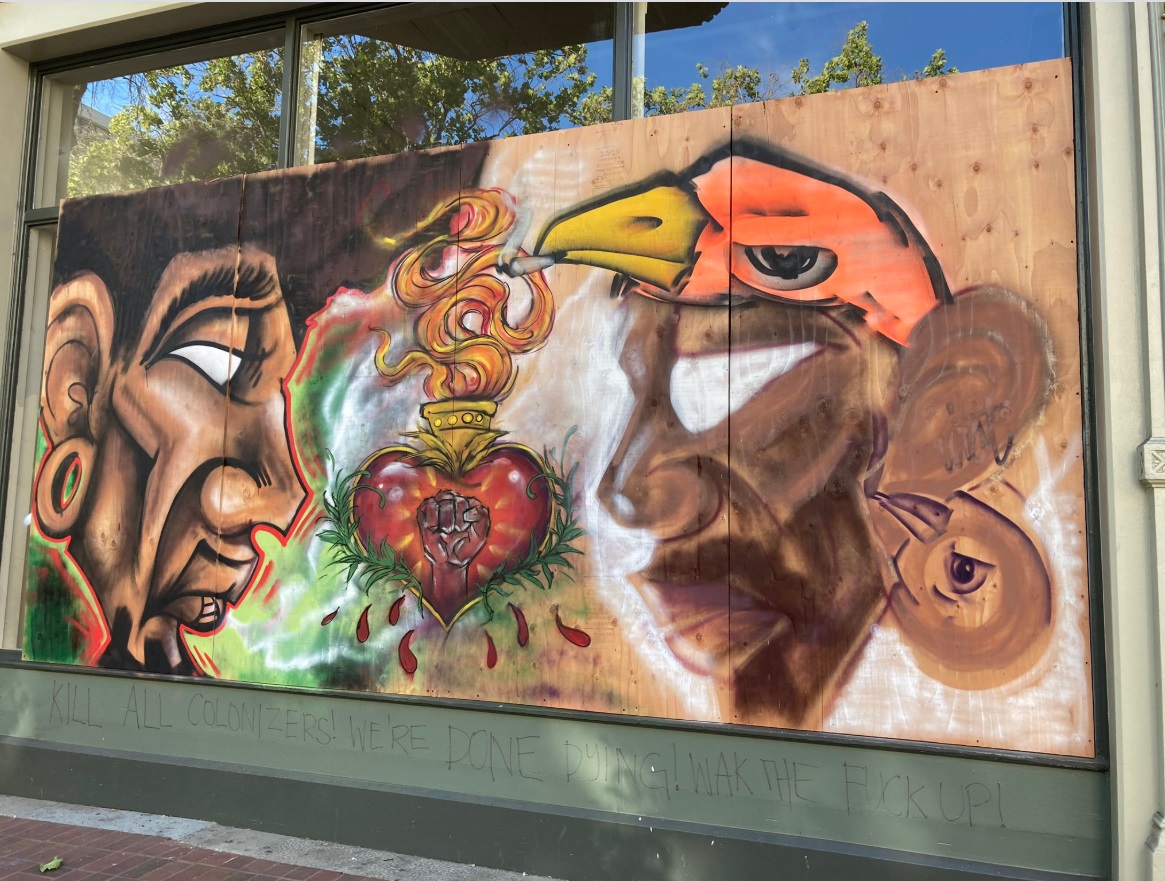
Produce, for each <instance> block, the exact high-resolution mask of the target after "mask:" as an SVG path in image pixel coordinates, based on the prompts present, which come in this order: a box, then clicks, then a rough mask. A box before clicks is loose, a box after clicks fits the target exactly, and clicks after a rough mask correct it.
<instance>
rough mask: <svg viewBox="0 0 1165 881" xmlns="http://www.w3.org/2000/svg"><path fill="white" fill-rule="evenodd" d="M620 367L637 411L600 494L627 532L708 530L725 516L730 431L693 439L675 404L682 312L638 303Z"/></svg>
mask: <svg viewBox="0 0 1165 881" xmlns="http://www.w3.org/2000/svg"><path fill="white" fill-rule="evenodd" d="M628 305H629V307H630V308H631V309H633V310H634V313H633V318H632V322H631V325H630V328H629V332H628V334H627V337H626V340H625V342H624V345H623V348H622V354H621V356H620V366H621V367H622V369H623V373H624V375H625V376H626V377H627V380H628V383H629V384H630V386H631V392H632V396H633V398H634V401H635V403H634V405H633V408H632V411H631V414H630V416H629V418H628V420H627V424H626V426H624V429H623V434H622V437H621V439H620V441H619V446H618V448H617V449H616V450H615V452H614V454H613V455H612V457H611V461H610V463H609V464H608V466H607V468H606V471H605V472H604V474H603V477H602V480H601V481H600V483H599V488H598V495H599V500H600V501H601V502H602V504H603V505H604V507H605V508H606V509H607V511H608V512H609V513H610V514H611V516H612V517H613V518H614V519H615V521H616V522H617V523H619V524H620V525H621V526H625V527H628V528H632V529H649V530H651V531H652V532H653V533H654V534H655V536H656V537H657V538H659V539H668V538H677V537H680V536H682V535H690V534H692V533H694V532H699V531H700V530H702V529H705V528H707V527H708V526H709V525H710V524H711V523H712V522H714V521H715V520H716V519H717V518H718V517H720V516H721V515H723V514H724V513H725V507H726V503H727V487H728V472H727V469H726V467H725V464H724V462H723V455H722V453H723V451H724V450H725V449H726V447H727V441H728V438H727V425H726V424H721V425H717V426H714V427H712V428H710V429H708V430H707V431H702V432H698V433H693V432H691V431H689V430H688V429H686V428H685V427H684V425H683V423H682V421H681V420H680V418H679V417H678V416H677V415H676V411H675V407H674V404H673V402H672V400H671V389H670V381H671V372H672V369H673V367H674V365H675V357H676V356H675V353H676V344H675V338H676V330H677V326H678V321H679V318H678V309H677V307H675V306H671V305H669V304H665V303H657V302H653V301H649V300H645V299H639V298H636V300H634V301H629V303H628Z"/></svg>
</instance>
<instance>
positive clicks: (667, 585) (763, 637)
mask: <svg viewBox="0 0 1165 881" xmlns="http://www.w3.org/2000/svg"><path fill="white" fill-rule="evenodd" d="M649 571H650V570H645V571H644V572H643V573H640V574H636V575H632V576H630V580H631V582H632V584H634V585H635V587H636V589H637V590H638V591H639V593H640V595H641V596H642V597H643V600H644V602H645V603H646V604H647V607H648V609H649V610H650V612H651V614H652V615H653V616H654V618H655V620H656V622H657V623H658V624H659V625H660V627H661V629H662V631H663V636H664V640H665V642H667V644H668V647H669V648H670V649H671V650H672V651H673V652H674V653H675V655H676V657H677V658H678V659H679V661H680V662H681V663H682V664H683V665H684V666H685V667H687V668H688V669H689V670H691V671H692V672H694V673H699V674H702V675H708V674H710V673H713V672H715V671H716V670H717V669H718V668H720V669H723V668H724V667H726V666H728V665H730V666H732V667H739V666H741V665H743V664H744V663H745V662H747V660H748V659H749V658H751V657H752V656H753V655H754V654H756V652H758V651H759V650H760V649H761V648H763V647H764V646H765V645H767V644H769V643H771V642H772V641H773V640H774V639H777V638H780V637H781V636H782V635H783V634H785V633H787V632H790V631H791V630H792V626H793V622H792V620H791V619H790V618H789V616H788V615H786V614H785V613H783V612H781V611H780V610H779V609H777V608H776V607H775V606H772V605H770V604H769V603H766V602H764V601H763V600H761V599H760V598H758V597H756V596H754V595H752V594H749V593H745V592H743V591H740V590H736V589H734V588H731V587H729V585H728V583H727V579H726V578H722V579H717V580H709V581H696V582H686V583H685V582H676V581H664V580H658V579H653V578H651V577H650V575H649Z"/></svg>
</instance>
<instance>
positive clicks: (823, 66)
mask: <svg viewBox="0 0 1165 881" xmlns="http://www.w3.org/2000/svg"><path fill="white" fill-rule="evenodd" d="M687 5H695V6H701V7H708V6H711V7H715V9H714V10H713V11H712V12H711V14H707V15H706V17H705V18H704V19H703V23H699V24H686V25H685V24H679V25H677V23H675V22H674V21H672V20H671V19H672V18H673V16H674V12H675V9H676V7H677V6H687ZM634 24H635V28H636V33H637V39H636V49H637V51H636V53H635V55H636V59H635V67H636V69H635V70H634V71H633V83H634V95H633V98H632V107H633V114H632V115H643V114H646V115H649V116H650V115H653V114H659V113H678V112H681V111H684V110H698V109H700V108H703V107H715V106H721V105H724V104H734V103H743V102H747V101H757V100H764V99H768V98H780V97H784V96H787V95H800V94H812V93H814V92H823V91H826V90H830V89H834V90H835V89H843V88H848V87H852V86H866V85H875V84H877V83H881V82H893V81H895V80H903V79H914V78H918V77H923V76H934V75H940V74H944V73H956V72H958V71H969V70H981V69H984V68H990V67H1000V66H1003V65H1008V64H1016V63H1020V62H1026V61H1043V60H1046V59H1049V58H1059V57H1061V56H1062V55H1063V54H1064V31H1063V10H1062V7H1061V6H1060V4H1055V3H713V4H672V3H636V4H635V22H634Z"/></svg>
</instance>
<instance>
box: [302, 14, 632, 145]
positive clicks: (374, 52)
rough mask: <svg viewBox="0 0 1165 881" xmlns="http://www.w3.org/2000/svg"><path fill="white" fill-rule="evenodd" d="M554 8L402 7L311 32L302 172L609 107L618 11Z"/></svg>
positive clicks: (305, 62) (577, 119)
mask: <svg viewBox="0 0 1165 881" xmlns="http://www.w3.org/2000/svg"><path fill="white" fill-rule="evenodd" d="M549 9H550V7H547V6H538V5H530V4H518V3H496V4H494V3H490V4H477V5H473V6H471V7H468V8H461V9H458V8H455V7H454V8H450V7H448V6H446V7H443V8H441V9H440V10H438V11H436V12H432V13H431V14H427V15H418V14H417V12H416V10H415V9H413V8H410V7H408V6H405V7H394V8H389V9H385V10H380V11H377V12H374V13H370V14H364V15H358V16H351V17H347V18H343V19H339V20H332V21H327V22H318V23H313V24H309V25H306V26H305V27H304V29H303V48H302V55H301V64H300V85H299V106H298V107H297V108H296V110H297V118H296V144H295V161H296V164H299V165H311V164H314V163H317V162H332V161H335V160H337V159H356V158H360V157H363V156H372V155H377V154H381V153H400V152H403V151H406V150H414V149H424V148H426V147H436V146H441V145H448V144H461V143H466V142H469V141H480V140H485V139H490V138H499V137H506V136H508V135H517V134H531V133H533V132H542V131H551V130H554V129H560V128H566V127H569V126H572V125H580V124H585V123H586V122H587V121H588V112H589V110H588V108H591V109H593V105H594V104H595V102H600V103H601V102H603V101H604V100H605V101H606V102H607V104H609V103H610V95H611V80H612V35H613V33H614V6H613V4H610V3H605V4H588V3H556V4H554V6H553V13H552V14H549V13H548V11H549Z"/></svg>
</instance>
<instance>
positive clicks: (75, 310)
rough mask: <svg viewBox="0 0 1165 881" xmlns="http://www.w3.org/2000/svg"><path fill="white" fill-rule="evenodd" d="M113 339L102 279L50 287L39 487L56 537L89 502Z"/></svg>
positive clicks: (43, 521) (48, 528)
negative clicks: (98, 402) (45, 445)
mask: <svg viewBox="0 0 1165 881" xmlns="http://www.w3.org/2000/svg"><path fill="white" fill-rule="evenodd" d="M112 340H113V304H112V302H111V300H110V297H109V291H108V290H107V289H106V287H105V285H104V283H103V282H102V281H101V279H99V278H98V277H97V276H95V275H83V276H81V277H80V278H77V279H74V280H73V281H71V282H69V283H68V284H64V285H61V286H60V287H59V288H57V289H56V290H55V291H53V294H52V297H51V298H50V299H49V321H48V330H47V331H46V334H45V371H44V380H43V384H42V385H41V421H42V423H43V425H44V429H45V432H46V433H47V434H48V441H49V444H50V448H49V452H48V455H47V456H46V457H45V460H44V462H43V463H42V465H41V469H40V474H39V476H38V478H37V485H36V490H35V497H36V513H37V519H38V522H39V523H40V526H41V528H42V529H43V530H44V531H45V533H46V534H47V535H49V536H50V537H53V538H63V537H64V536H65V535H67V534H68V533H69V531H70V530H71V529H72V527H73V525H74V524H75V523H76V521H77V517H78V516H79V514H80V512H81V509H82V508H83V507H84V501H85V493H86V491H87V489H88V486H89V480H88V478H89V475H90V474H91V473H92V466H93V460H94V455H95V451H96V446H95V444H96V440H97V437H96V433H97V432H96V431H95V427H94V423H95V421H98V419H99V414H98V413H97V412H96V407H95V404H94V401H95V398H96V397H97V393H98V389H99V387H100V385H101V382H102V380H103V378H104V377H105V376H106V375H107V373H108V368H109V358H110V345H111V343H112Z"/></svg>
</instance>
